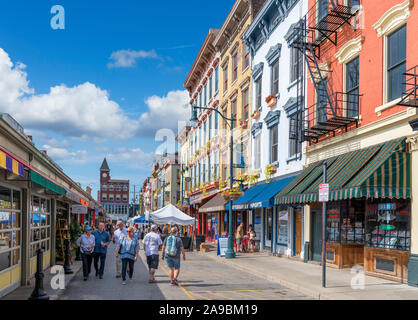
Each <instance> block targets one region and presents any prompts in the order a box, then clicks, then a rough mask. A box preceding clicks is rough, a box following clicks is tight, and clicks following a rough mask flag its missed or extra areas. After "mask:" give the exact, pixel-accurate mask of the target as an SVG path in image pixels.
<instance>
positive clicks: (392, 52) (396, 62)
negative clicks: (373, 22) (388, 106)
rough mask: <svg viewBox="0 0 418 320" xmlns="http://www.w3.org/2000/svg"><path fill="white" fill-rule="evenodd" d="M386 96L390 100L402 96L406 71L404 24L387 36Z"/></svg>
mask: <svg viewBox="0 0 418 320" xmlns="http://www.w3.org/2000/svg"><path fill="white" fill-rule="evenodd" d="M387 57H388V59H387V68H388V69H387V77H388V84H387V86H388V96H387V100H388V102H389V101H392V100H395V99H397V98H400V97H401V96H402V92H403V91H404V89H405V85H404V84H402V83H403V82H405V80H404V77H403V73H405V72H406V25H404V26H403V27H401V28H399V29H398V30H396V31H395V32H393V33H392V34H391V35H389V36H388V38H387Z"/></svg>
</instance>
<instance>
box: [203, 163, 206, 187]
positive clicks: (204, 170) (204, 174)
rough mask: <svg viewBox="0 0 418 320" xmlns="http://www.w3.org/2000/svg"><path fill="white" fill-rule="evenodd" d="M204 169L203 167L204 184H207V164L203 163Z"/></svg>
mask: <svg viewBox="0 0 418 320" xmlns="http://www.w3.org/2000/svg"><path fill="white" fill-rule="evenodd" d="M202 166H203V167H202V171H203V172H202V173H203V179H202V182H203V183H205V182H206V163H203V165H202Z"/></svg>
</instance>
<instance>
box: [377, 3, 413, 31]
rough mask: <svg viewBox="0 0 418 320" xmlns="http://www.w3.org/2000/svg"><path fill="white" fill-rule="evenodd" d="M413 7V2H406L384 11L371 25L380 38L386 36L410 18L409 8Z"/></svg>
mask: <svg viewBox="0 0 418 320" xmlns="http://www.w3.org/2000/svg"><path fill="white" fill-rule="evenodd" d="M413 5H414V0H406V1H404V2H402V3H400V4H397V5H396V6H394V7H392V8H390V9H389V10H388V11H386V12H385V13H384V14H383V15H382V17H381V18H380V19H379V20H378V21H377V22H376V23H375V24H374V25H373V28H374V29H375V30H376V32H377V36H378V37H379V38H380V37H381V36H383V35H388V34H389V33H391V32H392V31H394V30H395V29H396V28H398V27H400V26H401V25H402V24H404V23H405V22H406V20H407V19H408V18H409V17H410V15H411V12H410V10H409V9H410V8H411V7H412V6H413Z"/></svg>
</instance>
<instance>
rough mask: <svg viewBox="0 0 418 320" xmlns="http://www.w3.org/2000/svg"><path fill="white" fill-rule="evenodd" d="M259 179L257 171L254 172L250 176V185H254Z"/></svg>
mask: <svg viewBox="0 0 418 320" xmlns="http://www.w3.org/2000/svg"><path fill="white" fill-rule="evenodd" d="M259 178H260V172H259V171H254V172H253V173H251V175H250V184H254V183H256V182H257V180H258V179H259Z"/></svg>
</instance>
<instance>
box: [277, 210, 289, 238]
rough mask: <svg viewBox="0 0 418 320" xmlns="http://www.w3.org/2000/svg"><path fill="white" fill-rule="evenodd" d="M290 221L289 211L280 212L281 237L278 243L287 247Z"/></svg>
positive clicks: (279, 236)
mask: <svg viewBox="0 0 418 320" xmlns="http://www.w3.org/2000/svg"><path fill="white" fill-rule="evenodd" d="M288 220H289V215H288V213H287V211H280V212H279V230H278V231H279V235H278V239H277V242H278V243H279V244H282V245H285V246H287V240H288V227H287V225H288Z"/></svg>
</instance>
